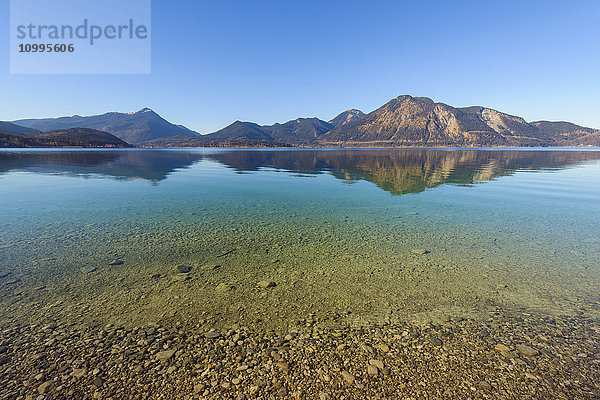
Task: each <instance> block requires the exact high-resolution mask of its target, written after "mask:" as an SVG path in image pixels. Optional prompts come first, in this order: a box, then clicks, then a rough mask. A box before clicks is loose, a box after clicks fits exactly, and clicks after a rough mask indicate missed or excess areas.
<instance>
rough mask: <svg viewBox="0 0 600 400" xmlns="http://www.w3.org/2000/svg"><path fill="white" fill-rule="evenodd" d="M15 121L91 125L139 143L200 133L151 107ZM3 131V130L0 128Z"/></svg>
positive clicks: (41, 126)
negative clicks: (166, 117)
mask: <svg viewBox="0 0 600 400" xmlns="http://www.w3.org/2000/svg"><path fill="white" fill-rule="evenodd" d="M13 124H16V125H20V126H23V127H26V128H32V129H36V130H38V131H43V132H46V131H51V130H56V129H69V128H90V129H96V130H99V131H104V132H108V133H111V134H113V135H115V136H117V137H118V138H119V139H121V140H124V141H125V142H127V143H130V144H140V143H143V142H145V141H148V140H153V139H158V138H164V137H169V136H176V135H185V136H198V135H199V134H198V133H197V132H194V131H192V130H190V129H188V128H186V127H185V126H182V125H174V124H172V123H170V122H169V121H167V120H165V119H164V118H162V117H161V116H160V115H158V114H157V113H155V112H154V111H152V110H151V109H149V108H142V109H141V110H139V111H137V112H133V113H127V112H108V113H105V114H102V115H92V116H89V117H82V116H79V115H74V116H72V117H60V118H44V119H22V120H18V121H13ZM0 131H2V129H1V127H0Z"/></svg>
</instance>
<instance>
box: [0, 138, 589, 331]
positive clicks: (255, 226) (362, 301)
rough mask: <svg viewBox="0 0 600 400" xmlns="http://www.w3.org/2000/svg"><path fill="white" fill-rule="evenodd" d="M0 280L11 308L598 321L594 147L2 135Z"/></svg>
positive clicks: (132, 314)
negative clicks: (111, 145) (269, 145)
mask: <svg viewBox="0 0 600 400" xmlns="http://www.w3.org/2000/svg"><path fill="white" fill-rule="evenodd" d="M178 266H179V268H178ZM182 271H183V272H182ZM0 276H1V280H0V285H1V286H0V294H1V297H0V304H1V307H0V321H1V322H2V324H9V323H14V322H15V321H20V322H26V321H28V322H33V321H37V322H39V321H44V322H51V321H56V320H63V321H65V320H68V321H72V323H78V324H84V325H94V324H102V325H105V324H107V323H113V324H117V325H119V324H120V325H136V324H145V323H148V322H156V323H161V324H166V325H174V324H180V325H182V326H186V325H194V326H196V325H197V324H199V323H200V324H210V325H211V326H217V327H218V326H224V325H226V324H228V323H231V322H232V321H237V322H240V323H243V324H250V325H253V326H260V327H265V328H287V327H290V326H295V324H297V323H298V321H300V320H305V319H306V318H312V319H315V320H318V321H321V322H322V323H324V324H331V325H336V324H341V323H344V324H350V325H352V326H360V325H363V324H368V323H370V322H388V323H394V322H401V321H411V322H414V323H427V322H431V321H443V320H447V319H448V318H474V319H477V318H480V319H481V318H483V319H484V318H487V316H488V315H489V314H490V313H497V312H501V313H506V314H511V313H520V312H527V313H541V314H544V315H585V316H589V317H597V316H598V302H599V294H598V293H600V150H598V149H589V150H588V149H586V150H579V149H552V150H548V149H535V150H530V149H516V150H515V149H399V150H397V149H395V150H379V149H378V150H239V149H235V150H234V149H217V150H215V149H192V150H116V151H105V150H69V149H59V150H56V149H41V150H2V151H0Z"/></svg>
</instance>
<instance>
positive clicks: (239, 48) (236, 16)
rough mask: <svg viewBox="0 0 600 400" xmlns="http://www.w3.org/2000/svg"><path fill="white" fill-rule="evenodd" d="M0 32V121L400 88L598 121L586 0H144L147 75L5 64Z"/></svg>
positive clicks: (258, 111)
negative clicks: (148, 1)
mask: <svg viewBox="0 0 600 400" xmlns="http://www.w3.org/2000/svg"><path fill="white" fill-rule="evenodd" d="M0 4H1V6H0V14H1V16H2V20H3V21H5V23H6V26H8V17H9V2H8V1H7V0H3V1H2V2H1V3H0ZM3 26H4V25H3ZM3 32H4V37H5V46H4V49H3V51H2V56H1V57H2V65H3V67H2V69H1V71H0V88H1V89H2V90H1V93H2V94H1V96H0V120H13V119H18V118H28V117H51V116H62V115H72V114H80V115H89V114H98V113H103V112H106V111H135V110H138V109H140V108H142V107H146V106H147V107H150V108H152V109H154V110H155V111H157V112H158V113H159V114H161V115H162V116H163V117H165V118H167V119H168V120H170V121H171V122H174V123H180V124H184V125H186V126H188V127H190V128H191V129H195V130H197V131H199V132H201V133H208V132H211V131H214V130H216V129H220V128H222V127H223V126H225V125H228V124H229V123H231V122H233V121H234V120H236V119H239V120H248V121H255V122H258V123H261V124H267V123H269V124H270V123H274V122H284V121H287V120H290V119H293V118H296V117H310V116H316V117H319V118H322V119H330V118H332V117H334V116H335V115H336V114H337V113H339V112H341V111H343V110H346V109H348V108H359V109H361V110H363V111H365V112H370V111H372V110H374V109H375V108H377V107H379V106H380V105H382V104H384V103H385V102H387V101H388V100H389V99H391V98H393V97H396V96H398V95H400V94H411V95H415V96H428V97H431V98H432V99H434V100H436V101H441V102H445V103H448V104H451V105H454V106H468V105H485V106H488V107H491V108H495V109H498V110H500V111H504V112H508V113H511V114H516V115H520V116H523V117H525V118H526V119H527V120H530V121H531V120H538V119H548V120H569V121H572V122H575V123H578V124H582V125H586V126H592V127H596V128H600V96H599V95H600V1H598V0H589V1H585V0H584V1H577V0H576V1H552V0H550V1H548V0H546V1H526V0H522V1H502V2H500V1H498V2H487V1H455V2H449V1H427V2H421V4H417V2H414V1H410V2H408V1H370V2H359V1H351V0H348V1H323V0H320V1H312V0H308V1H302V2H290V1H281V0H280V1H222V2H208V1H177V2H175V1H162V0H154V1H153V2H152V74H150V75H83V76H78V75H57V76H54V75H10V74H9V53H8V50H9V49H8V29H7V28H5V29H3Z"/></svg>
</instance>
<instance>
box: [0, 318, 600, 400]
mask: <svg viewBox="0 0 600 400" xmlns="http://www.w3.org/2000/svg"><path fill="white" fill-rule="evenodd" d="M297 325H298V326H297V327H295V328H291V329H289V330H288V331H286V332H275V331H256V330H253V329H252V328H249V327H243V326H239V325H236V324H232V325H231V326H229V327H226V328H219V329H215V328H212V329H211V328H210V327H207V326H203V325H202V326H198V327H197V328H196V329H189V328H185V330H184V329H183V328H182V327H177V326H174V327H172V328H167V327H163V326H159V325H158V324H151V325H148V326H139V327H134V328H127V327H119V326H113V325H107V326H104V327H87V328H82V327H81V326H78V325H69V324H65V325H64V326H61V325H60V324H50V325H45V326H44V325H22V326H10V327H6V326H5V327H4V328H3V329H2V330H1V332H0V398H2V399H39V400H42V399H109V398H110V399H133V398H140V399H175V398H177V399H318V400H327V399H549V398H552V399H598V398H600V324H599V321H597V320H590V319H586V318H584V317H549V316H533V315H529V314H525V313H521V314H518V315H512V316H504V315H501V314H500V313H498V314H496V315H492V316H491V317H490V318H489V319H487V320H486V321H473V320H466V319H457V320H449V321H446V322H444V323H441V324H437V325H436V324H429V325H424V326H416V325H408V324H406V325H391V324H384V325H379V326H378V325H370V326H363V327H350V326H347V327H344V326H338V327H324V326H320V325H319V323H318V321H315V320H311V319H307V320H303V321H299V322H298V324H297Z"/></svg>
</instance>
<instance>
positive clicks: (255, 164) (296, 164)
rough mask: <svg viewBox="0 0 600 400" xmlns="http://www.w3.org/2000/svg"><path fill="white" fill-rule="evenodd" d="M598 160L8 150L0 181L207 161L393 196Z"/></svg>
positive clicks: (403, 152)
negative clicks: (364, 186) (321, 177)
mask: <svg viewBox="0 0 600 400" xmlns="http://www.w3.org/2000/svg"><path fill="white" fill-rule="evenodd" d="M597 160H600V150H598V151H582V150H483V149H481V150H479V149H468V150H464V149H457V150H438V149H396V150H390V149H385V150H234V149H232V150H213V149H210V150H206V149H199V150H117V151H105V150H91V151H90V150H75V151H73V150H58V151H57V150H27V151H14V150H13V151H1V152H0V177H1V175H3V174H6V173H8V172H15V171H20V172H32V173H37V174H59V175H67V176H73V177H104V178H110V179H119V180H127V179H144V180H148V181H150V182H153V183H159V182H160V181H162V180H165V179H167V178H168V177H169V175H171V174H173V173H175V172H176V171H177V170H179V169H186V168H191V167H193V166H194V165H195V164H197V163H199V162H200V161H212V162H217V163H219V164H221V165H223V166H226V167H227V168H230V169H233V170H235V171H236V172H239V173H243V172H252V171H260V170H263V169H275V170H277V171H283V172H290V173H295V174H298V176H302V175H310V174H322V173H328V174H331V175H333V176H334V177H336V178H338V179H340V180H343V181H345V182H349V183H352V182H355V181H360V180H365V181H369V182H372V183H375V184H376V185H377V186H378V187H380V188H381V189H383V190H385V191H388V192H390V193H392V194H395V195H398V194H405V193H419V192H421V191H423V190H425V189H427V188H434V187H436V186H439V185H441V184H444V183H448V184H455V185H471V184H476V183H481V182H486V181H489V180H492V179H494V178H497V177H501V176H507V175H511V174H513V173H515V172H516V171H520V170H528V171H539V170H559V169H564V168H569V167H573V166H576V165H578V164H581V163H585V162H590V161H597Z"/></svg>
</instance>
